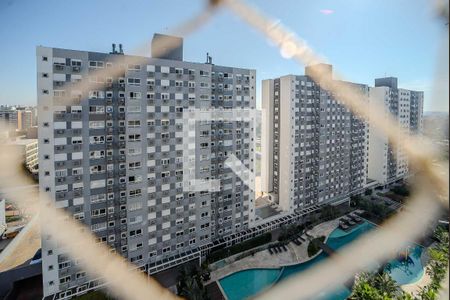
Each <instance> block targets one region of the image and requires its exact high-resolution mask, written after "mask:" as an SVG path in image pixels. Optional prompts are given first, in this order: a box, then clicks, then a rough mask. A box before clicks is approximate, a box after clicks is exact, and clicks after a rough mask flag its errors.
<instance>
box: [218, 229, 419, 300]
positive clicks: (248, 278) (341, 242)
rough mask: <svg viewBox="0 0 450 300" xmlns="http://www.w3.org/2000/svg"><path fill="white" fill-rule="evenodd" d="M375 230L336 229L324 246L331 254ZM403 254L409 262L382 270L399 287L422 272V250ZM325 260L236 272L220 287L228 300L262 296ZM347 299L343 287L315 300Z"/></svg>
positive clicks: (396, 262)
mask: <svg viewBox="0 0 450 300" xmlns="http://www.w3.org/2000/svg"><path fill="white" fill-rule="evenodd" d="M374 228H375V226H374V225H372V224H371V223H368V222H364V223H362V224H360V225H358V226H356V227H355V228H354V229H352V230H351V231H348V232H346V231H343V230H340V229H335V230H334V231H333V232H332V233H331V234H330V235H329V237H328V239H327V241H326V244H327V245H328V246H330V248H332V249H333V250H336V251H339V249H340V248H341V247H343V246H345V245H347V244H349V243H351V242H352V241H354V240H355V239H357V238H358V237H360V236H361V235H363V234H365V233H366V232H368V231H370V230H372V229H374ZM404 250H406V251H407V254H408V257H409V259H408V260H406V261H399V260H397V259H394V260H391V261H390V262H389V263H388V264H387V267H386V269H385V270H386V271H387V272H389V273H390V274H391V276H392V278H393V279H394V280H396V281H397V283H398V284H400V285H402V284H407V283H413V282H415V281H417V280H419V279H420V278H421V277H422V275H423V272H424V269H423V266H422V263H421V261H420V256H421V254H422V250H423V249H422V247H420V246H416V245H413V246H410V247H407V248H406V249H404ZM326 258H327V255H326V254H325V253H323V252H321V253H320V254H319V255H317V256H315V257H314V258H313V259H311V260H309V261H306V262H304V263H300V264H297V265H292V266H287V267H283V268H278V269H248V270H244V271H239V272H236V273H233V274H230V275H228V276H226V277H224V278H222V279H220V280H219V283H220V286H221V287H222V289H223V291H224V292H225V294H226V296H227V298H228V300H242V299H246V298H248V297H250V296H253V295H255V294H257V293H259V292H261V291H262V290H264V289H265V288H268V287H270V286H272V285H273V284H276V283H277V282H279V281H282V280H285V279H286V278H288V277H290V276H292V275H293V274H296V273H299V272H302V271H305V270H307V269H309V268H310V267H312V266H314V265H315V264H317V263H319V262H321V261H322V260H324V259H326ZM349 295H350V290H349V289H348V288H347V287H345V286H343V285H342V286H339V287H338V288H337V289H336V290H335V291H333V292H330V293H323V294H321V295H318V296H317V298H316V299H320V300H343V299H346V298H347V297H348V296H349Z"/></svg>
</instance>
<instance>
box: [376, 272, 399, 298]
mask: <svg viewBox="0 0 450 300" xmlns="http://www.w3.org/2000/svg"><path fill="white" fill-rule="evenodd" d="M373 285H374V287H375V288H376V289H378V291H380V293H381V294H382V295H386V296H388V297H390V298H393V297H395V296H396V294H398V292H399V286H398V284H397V282H395V280H394V279H392V277H391V276H390V275H389V274H388V273H386V272H383V273H381V274H378V275H376V276H375V278H374V279H373Z"/></svg>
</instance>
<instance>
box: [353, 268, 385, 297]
mask: <svg viewBox="0 0 450 300" xmlns="http://www.w3.org/2000/svg"><path fill="white" fill-rule="evenodd" d="M348 299H350V300H384V299H388V298H384V297H383V296H382V295H381V294H380V292H379V291H378V290H377V289H376V288H375V287H374V286H372V284H371V283H370V278H369V276H368V275H367V274H361V275H360V277H359V278H358V280H357V281H356V282H355V285H354V286H353V290H352V294H351V295H350V297H349V298H348Z"/></svg>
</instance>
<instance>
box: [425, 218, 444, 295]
mask: <svg viewBox="0 0 450 300" xmlns="http://www.w3.org/2000/svg"><path fill="white" fill-rule="evenodd" d="M435 237H436V239H437V240H438V241H440V242H439V243H437V245H435V246H434V247H432V248H430V249H428V255H429V257H430V261H429V266H428V267H427V273H428V274H429V275H430V277H431V283H430V286H429V288H430V289H434V290H436V291H437V290H439V289H440V288H441V284H442V281H443V280H444V278H445V275H446V272H447V267H448V258H449V249H448V246H449V238H448V232H447V231H445V230H444V229H442V228H440V227H438V228H437V229H436V231H435ZM424 292H426V293H428V290H427V291H424Z"/></svg>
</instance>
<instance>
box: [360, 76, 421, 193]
mask: <svg viewBox="0 0 450 300" xmlns="http://www.w3.org/2000/svg"><path fill="white" fill-rule="evenodd" d="M397 84H398V83H397V78H395V77H386V78H378V79H375V87H371V88H370V91H369V93H370V101H369V102H370V106H373V105H379V106H382V107H384V117H385V118H387V117H388V116H391V117H393V118H394V120H396V122H397V124H398V126H399V127H400V128H401V129H402V130H403V132H404V133H406V134H421V133H422V130H423V100H424V93H423V92H421V91H412V90H407V89H402V88H398V86H397ZM369 123H370V122H369ZM369 131H370V134H369V137H370V138H369V174H368V177H369V178H370V179H373V180H376V181H377V182H379V183H381V184H389V183H392V182H395V181H397V180H399V179H402V178H404V177H406V176H408V175H409V163H408V157H407V155H406V153H405V152H404V149H402V147H397V148H394V147H393V145H392V143H391V142H390V141H389V139H388V137H387V136H386V135H385V134H383V133H381V132H380V131H379V130H378V129H377V128H376V126H375V125H374V124H373V123H370V129H369Z"/></svg>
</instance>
